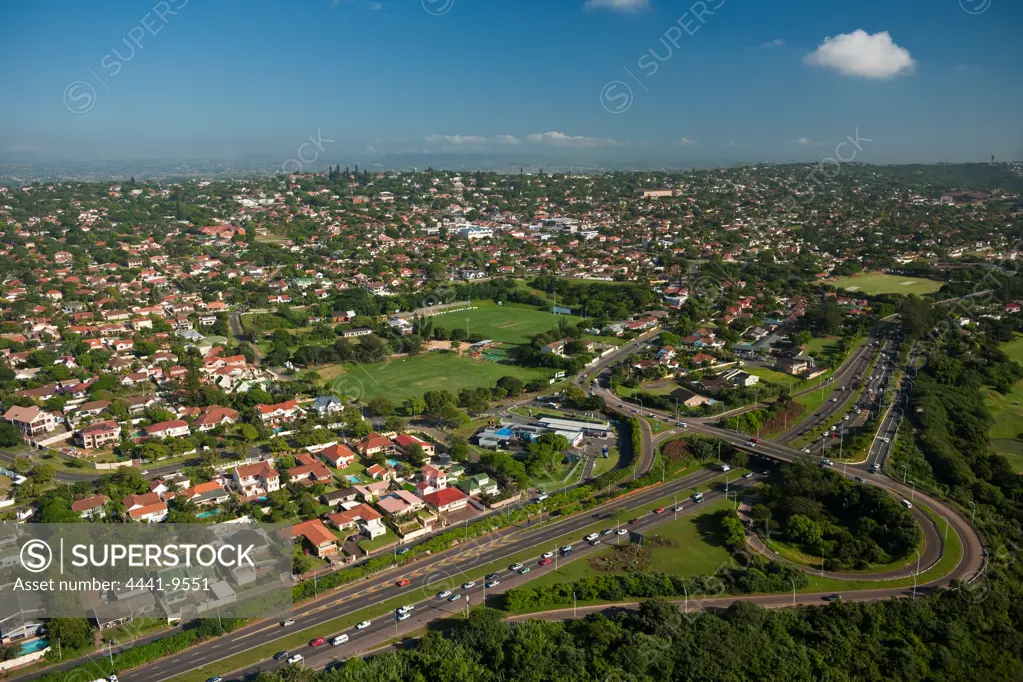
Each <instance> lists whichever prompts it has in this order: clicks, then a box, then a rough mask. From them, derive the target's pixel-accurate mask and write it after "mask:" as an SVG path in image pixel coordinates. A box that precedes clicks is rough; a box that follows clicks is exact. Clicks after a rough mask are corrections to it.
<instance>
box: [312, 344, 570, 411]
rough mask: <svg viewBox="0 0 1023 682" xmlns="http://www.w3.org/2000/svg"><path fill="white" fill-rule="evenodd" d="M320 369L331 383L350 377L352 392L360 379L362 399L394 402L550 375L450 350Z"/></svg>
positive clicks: (349, 388) (538, 370)
mask: <svg viewBox="0 0 1023 682" xmlns="http://www.w3.org/2000/svg"><path fill="white" fill-rule="evenodd" d="M319 372H320V376H321V377H323V378H325V379H326V378H329V380H328V381H327V384H328V386H329V384H330V382H331V381H334V380H337V379H339V378H341V377H350V378H351V379H350V380H348V379H345V389H346V391H347V392H348V393H349V394H350V393H351V392H352V391H353V390H354V389H353V387H352V386H351V385H349V383H355V382H356V381H357V382H358V383H357V384H356V386H358V385H359V384H361V387H362V399H363V400H371V399H373V398H375V397H377V396H383V397H386V398H390V399H391V400H393V401H394V402H395V403H400V402H401V401H402V400H404V399H405V398H409V397H412V396H421V395H423V393H425V392H426V391H430V390H439V389H447V390H448V391H451V392H452V393H454V394H457V393H458V390H459V389H461V388H475V387H477V386H488V387H489V386H493V385H494V383H495V382H496V381H497V380H498V379H500V378H501V377H503V376H514V377H518V378H519V379H522V380H523V381H529V380H530V379H535V378H537V377H547V376H549V375H550V370H544V369H539V368H534V367H518V366H516V365H506V364H501V363H497V362H491V361H489V360H474V359H472V358H466V357H459V356H458V355H456V354H455V353H448V352H437V353H424V354H423V355H419V356H416V357H411V358H401V359H398V360H394V361H392V362H382V363H378V364H375V365H343V366H339V365H328V366H326V367H324V368H321V369H320V370H319Z"/></svg>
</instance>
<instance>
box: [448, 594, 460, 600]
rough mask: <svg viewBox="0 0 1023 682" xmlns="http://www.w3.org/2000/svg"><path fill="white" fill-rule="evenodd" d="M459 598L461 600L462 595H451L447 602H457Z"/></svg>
mask: <svg viewBox="0 0 1023 682" xmlns="http://www.w3.org/2000/svg"><path fill="white" fill-rule="evenodd" d="M461 598H462V595H460V594H453V595H451V597H450V598H449V599H448V601H458V600H459V599H461Z"/></svg>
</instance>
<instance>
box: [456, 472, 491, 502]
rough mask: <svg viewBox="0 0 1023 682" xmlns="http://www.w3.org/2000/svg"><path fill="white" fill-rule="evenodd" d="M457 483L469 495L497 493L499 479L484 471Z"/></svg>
mask: <svg viewBox="0 0 1023 682" xmlns="http://www.w3.org/2000/svg"><path fill="white" fill-rule="evenodd" d="M457 485H458V488H459V489H460V490H461V491H462V492H464V493H465V494H466V495H468V496H469V497H478V496H479V495H496V494H497V492H498V487H497V481H495V480H493V479H491V478H490V477H489V476H487V475H486V474H482V473H481V474H474V475H472V476H470V477H469V478H467V479H465V480H463V481H459V482H458V483H457Z"/></svg>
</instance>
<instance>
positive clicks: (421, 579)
mask: <svg viewBox="0 0 1023 682" xmlns="http://www.w3.org/2000/svg"><path fill="white" fill-rule="evenodd" d="M656 331H657V330H652V331H651V332H648V333H647V334H646V335H644V336H646V337H649V336H651V335H653V334H654V333H656ZM637 342H639V340H635V341H634V342H632V343H630V344H627V347H625V348H623V349H621V350H619V351H616V353H614V354H610V355H609V356H608V357H607V358H603V359H602V360H601V362H599V363H596V365H595V366H594V367H591V368H589V369H588V370H587V371H586V372H585V373H584V374H583V375H581V376H580V377H578V378H577V381H578V382H579V383H580V384H581V385H583V386H586V384H587V380H588V379H589V378H590V377H592V376H594V375H595V374H597V373H599V372H600V371H602V370H603V368H604V367H606V366H607V365H608V364H610V363H611V362H614V361H616V360H617V359H620V358H621V357H624V356H625V355H627V354H628V353H629V352H631V349H632V348H634V347H635V345H636V343H637ZM862 359H863V358H862V357H859V358H858V359H857V360H854V363H849V367H848V368H847V370H848V371H849V372H852V371H854V367H853V364H855V363H856V362H858V361H859V360H862ZM868 359H869V358H868ZM594 390H595V391H596V392H598V393H599V394H600V395H602V396H603V397H604V399H605V400H606V401H607V404H608V406H610V407H612V408H615V409H618V410H620V411H622V412H623V413H625V414H628V413H629V411H630V410H632V409H633V406H632V405H631V404H629V403H625V402H624V401H622V400H620V399H619V398H617V397H616V396H614V395H613V394H611V393H610V392H609V391H607V390H606V389H605V388H601V387H597V388H595V389H594ZM644 412H645V413H648V414H651V415H653V416H655V417H660V418H665V417H672V415H670V414H668V413H666V412H660V411H657V410H644ZM893 420H894V416H893V415H892V414H891V412H889V414H888V415H886V417H885V419H884V420H883V421H882V428H885V424H887V425H888V428H891V427H892V424H893V423H895V424H896V426H895V428H897V422H894V421H893ZM672 421H673V417H672ZM639 422H640V424H641V428H642V440H643V448H642V453H640V462H641V466H640V467H639V471H638V472H637V473H638V474H643V473H645V471H646V470H648V469H649V467H650V464H651V463H652V461H653V457H654V453H655V452H656V445H657V444H658V443H660V442H663V441H664V440H665V439H666V438H668V437H670V436H672V435H678V434H681V433H685V432H687V431H688V432H693V433H699V434H702V435H706V436H713V437H717V438H720V439H722V440H724V441H725V442H728V443H730V444H732V445H734V446H735V447H737V448H739V449H743V450H746V451H749V452H751V453H753V454H756V455H759V456H761V457H764V458H768V459H774V460H777V461H779V462H793V461H795V460H796V459H797V458H800V457H805V456H806V455H804V454H803V453H802V452H801V451H799V450H797V449H795V448H792V447H789V446H786V445H784V444H781V443H776V442H771V441H761V442H760V443H752V442H751V441H750V440H749V438H748V436H746V435H744V434H739V433H735V432H731V431H727V430H724V429H721V428H719V427H717V426H714V425H713V424H711V423H708V422H707V421H705V420H689V428H688V429H680V428H671V429H668V430H667V431H665V432H662V433H659V434H658V435H657V437H656V438H654V437H653V434H652V431H651V429H650V425H649V424H648V423H647V421H646V420H645V419H640V420H639ZM874 456H875V457H876V456H878V453H874ZM840 473H843V474H844V475H846V476H849V477H852V476H853V475H856V476H859V477H861V478H862V479H863V480H864V481H866V482H868V483H869V484H872V485H878V486H881V487H883V488H884V489H886V490H887V491H888V492H889V493H890V494H892V495H893V496H895V497H897V498H899V499H903V498H905V499H910V498H913V499H914V501H916V502H919V503H921V504H924V505H926V506H927V507H929V508H930V509H931V510H932V511H933V512H934V513H936V514H938V515H939V516H941V517H942V518H943V519H944V520H945V521H946V522H947V524H948V532H954V533H956V534H957V535H958V537H959V539H960V541H961V544H962V547H963V556H962V558H961V560H960V561H959V563H958V564H957V565H956V567H955V568H954V569H953V570H952V571H951V572H950V573H949V574H947V575H945V576H942V577H940V578H938V579H936V580H934V581H931V582H929V583H926V584H921V585H920V586H918V587H919V588H921V589H922V590H923V589H926V588H928V587H935V586H939V585H947V584H948V583H949V582H950V581H952V580H955V579H959V580H969V579H972V578H974V577H975V576H976V575H978V573H979V571H980V569H981V567H982V565H983V547H982V542H981V539H980V536H979V535H978V533H977V532H976V530H975V529H973V528H972V527H971V526H970V524H969V523H968V522H967V521H966V520H965V519H964V518H963V517H962V516H960V515H959V513H958V512H956V511H955V510H953V509H952V508H950V507H949V506H948V505H946V504H945V503H943V502H942V501H940V500H937V499H935V498H932V497H930V496H928V495H926V494H924V493H920V492H917V491H915V490H913V489H911V488H910V487H909V486H907V485H904V484H902V483H899V482H897V481H893V480H890V479H888V478H887V477H886V476H884V475H883V474H879V473H878V474H875V473H870V472H868V471H863V470H860V469H858V468H854V469H853V472H846V471H841V472H840ZM720 475H721V474H720V472H718V471H712V470H702V471H699V472H697V473H694V474H691V475H689V476H686V477H684V478H680V479H678V480H675V481H670V482H668V483H666V484H663V485H658V486H655V487H652V488H649V489H646V490H642V491H640V492H638V493H634V494H632V495H630V496H628V497H625V498H623V499H620V500H618V501H614V502H611V503H608V504H605V505H602V506H601V507H599V508H596V509H593V510H589V511H588V512H586V513H584V514H577V515H574V516H570V517H567V518H563V519H557V520H553V521H549V522H547V523H543V524H534V525H532V526H530V525H527V526H519V527H512V528H507V529H503V530H501V531H497V532H495V533H493V534H491V535H489V536H487V537H485V538H481V539H480V540H479V541H478V542H470V543H469V544H468V546H459V547H455V548H453V549H450V550H448V551H445V552H440V553H438V554H435V555H432V556H429V557H424V558H423V559H421V560H419V561H416V562H413V563H411V564H410V565H408V566H405V567H397V568H394V569H390V570H388V571H384V572H382V573H380V574H377V575H374V576H372V577H370V578H367V579H366V580H364V581H361V582H359V583H358V584H353V585H349V586H345V587H342V588H339V589H337V590H334V591H332V592H330V593H329V594H325V595H323V596H322V597H320V598H318V599H315V600H311V601H309V602H304V603H302V604H299V605H297V606H296V610H295V615H294V620H295V624H294V625H293V626H291V627H289V628H284V627H281V626H280V625H279V624H278V623H276V622H269V621H259V622H255V623H252V624H250V625H247V626H245V627H243V628H241V629H239V630H237V631H235V632H233V633H231V634H229V635H225V636H224V637H220V638H217V639H215V640H210V641H208V642H204V643H203V644H200V645H198V646H196V647H193V648H191V649H189V650H187V651H184V652H181V653H179V654H177V655H174V656H170V657H167V658H164V659H160V660H158V661H155V662H153V663H151V664H148V665H145V666H141V667H139V668H137V669H134V670H131V671H125V672H124V673H122V674H120V675H119V677H120V679H122V680H124V681H125V682H143V681H145V682H163V681H164V680H171V679H174V678H176V677H177V676H180V675H183V674H185V673H187V672H189V671H193V670H197V669H200V668H203V667H206V666H210V669H211V670H212V669H214V668H215V667H216V664H217V662H218V661H222V660H223V659H225V658H229V657H230V656H233V655H236V654H238V653H241V652H244V651H247V650H250V649H253V648H255V647H258V646H261V645H270V644H272V643H273V642H275V641H277V640H280V639H281V638H283V637H286V636H289V635H290V634H291V633H293V632H295V631H297V630H305V629H312V632H313V633H314V634H313V635H311V636H310V639H311V638H312V637H313V636H316V637H327V638H329V637H333V636H334V635H337V634H339V633H338V632H326V631H324V632H320V631H319V630H318V627H320V626H323V625H324V624H325V623H326V622H328V621H331V620H333V619H336V618H338V617H341V616H345V615H350V614H354V613H356V612H358V611H360V610H363V609H365V608H367V607H371V606H374V605H376V604H379V603H381V602H383V601H387V600H391V599H394V598H398V597H404V598H407V600H408V601H407V603H409V604H413V605H415V609H414V610H413V611H412V612H411V613H412V615H411V616H410V618H409V619H407V620H405V621H402V622H398V621H396V620H395V618H394V615H393V614H390V615H385V616H381V617H378V618H376V619H375V620H374V622H373V623H372V624H371V625H370V627H368V628H366V629H364V630H361V631H357V630H355V629H349V630H347V631H346V634H348V635H349V637H350V641H349V642H348V643H346V644H343V645H341V646H337V647H332V646H330V645H329V644H328V645H325V646H324V647H322V648H321V647H317V648H313V647H310V646H308V645H305V646H303V647H301V651H300V653H302V654H303V655H304V656H305V658H306V660H305V661H304V664H305V665H307V666H309V667H315V668H322V667H325V666H329V665H331V664H332V663H335V662H338V661H340V660H343V659H345V658H346V657H350V656H354V655H361V654H364V653H366V652H367V651H370V650H374V649H378V648H380V647H381V646H386V645H387V644H388V642H390V641H391V640H393V639H394V638H396V637H401V636H402V635H404V634H408V633H411V632H414V631H417V630H421V629H422V628H423V627H424V626H425V625H426V624H427V623H429V622H430V621H432V620H435V619H437V618H443V617H445V616H448V615H451V614H452V613H456V612H458V611H459V610H460V609H461V608H464V605H465V603H466V602H468V603H469V604H470V605H473V604H479V603H480V602H481V601H482V599H483V594H482V591H483V587H482V584H481V583H482V581H481V580H480V578H481V575H479V574H480V573H482V572H484V571H486V570H495V569H493V568H492V567H488V568H484V567H487V566H488V564H493V563H495V562H501V563H503V562H510V561H511V557H514V556H515V555H518V554H529V555H530V556H532V557H534V558H533V559H530V561H532V562H533V563H532V565H531V568H532V571H531V572H530V574H529V575H528V576H520V575H518V574H517V573H513V572H511V571H510V570H509V569H508V567H507V566H504V567H503V568H502V569H501V570H499V571H495V572H499V573H500V575H499V576H498V580H499V581H500V584H499V585H497V586H495V588H494V589H491V590H488V593H489V594H490V595H493V594H496V593H499V592H500V591H502V590H505V589H509V588H511V587H515V586H517V585H519V584H521V583H522V582H524V581H526V580H529V579H532V578H533V577H536V576H538V575H543V574H544V573H545V572H547V571H550V570H554V569H553V567H554V564H553V563H552V564H551V565H550V566H540V565H538V564H537V563H536V562H537V560H538V559H539V554H540V553H541V552H544V551H555V552H556V551H557V547H558V546H559V545H562V544H566V543H567V542H572V543H573V546H574V552H573V555H572V559H578V558H581V557H584V556H586V554H587V553H589V552H590V551H595V550H593V549H592V548H590V547H589V546H588V545H587V544H585V543H582V542H581V537H580V536H581V534H582V531H583V529H585V528H587V527H589V526H591V525H593V524H595V523H600V522H601V521H600V518H603V519H604V521H603V524H604V525H605V526H606V527H611V526H612V525H615V523H616V522H615V521H614V520H611V519H609V518H608V517H609V516H610V515H611V514H614V513H615V510H618V509H620V510H622V511H621V514H624V515H627V514H628V512H629V511H630V510H633V509H636V508H637V507H641V506H645V505H651V504H654V503H656V502H658V501H660V500H664V499H665V498H670V497H671V496H672V495H673V494H678V493H682V492H683V491H686V490H687V489H689V488H691V487H693V486H695V485H698V484H701V483H706V482H707V481H709V480H711V479H713V478H715V477H717V476H720ZM760 480H762V477H761V476H760V475H759V474H758V475H755V476H753V477H752V478H751V479H750V480H745V479H742V480H739V481H735V482H733V483H732V487H733V489H734V488H735V487H739V486H744V485H750V484H754V483H757V482H759V481H760ZM722 495H723V493H721V492H717V491H714V492H710V493H707V495H706V499H707V500H714V499H716V498H718V497H720V496H722ZM698 508H699V507H698V505H694V504H691V503H689V502H684V503H683V509H682V511H681V513H682V514H686V513H694V512H695V510H696V509H698ZM914 509H915V512H916V513H915V514H914V516H915V518H917V520H918V521H919V522H920V525H921V528H922V529H923V532H924V534H925V548H924V552H922V554H921V557H920V562H919V570H920V571H923V570H925V569H926V567H927V566H930V565H933V564H934V563H935V562H936V561H937V560H938V559H939V558H940V556H941V553H942V548H943V540H942V536H941V534H939V531H938V528H937V526H936V525H935V524H934V523H933V522H931V521H930V519H929V518H926V517H923V515H922V513H921V512H920V510H919V509H918V508H917V507H916V505H914ZM673 516H674V513H673V512H671V511H669V512H666V513H664V514H661V515H656V514H646V515H644V516H642V517H640V518H639V519H638V520H637V522H636V523H635V524H629V525H627V527H628V528H629V529H630V530H631V531H639V530H644V529H646V528H649V527H652V526H655V525H656V524H657V523H660V522H663V521H665V520H667V519H669V518H672V517H673ZM598 517H599V518H598ZM624 518H625V519H627V518H628V516H625V517H624ZM623 520H624V519H623ZM943 528H944V526H943ZM605 537H607V538H608V539H611V538H617V537H618V536H617V535H611V536H605ZM525 563H526V564H527V565H529V562H528V561H527V562H525ZM498 565H500V564H498ZM811 570H812V569H811ZM818 573H819V572H818ZM916 573H917V565H916V564H914V565H913V566H911V567H902V568H899V569H895V570H893V571H889V572H886V573H882V574H879V575H864V574H855V575H856V576H857V577H858V578H861V579H865V580H876V579H885V578H895V577H906V576H907V575H915V574H916ZM828 575H831V576H832V577H838V578H843V579H849V578H850V575H847V574H842V573H830V574H829V573H828V572H825V576H828ZM402 578H405V579H408V580H410V581H411V583H410V584H409V585H407V586H404V587H398V585H397V581H398V580H399V579H402ZM463 581H474V582H476V583H479V584H477V585H475V586H473V587H471V588H469V589H460V588H457V587H452V585H454V584H461V583H462V582H463ZM441 589H453V590H454V591H456V592H457V593H459V594H462V599H460V600H459V601H457V602H450V601H446V600H441V599H438V598H437V597H436V593H437V592H438V591H440V590H441ZM908 592H909V590H908V589H907V588H890V589H870V590H865V591H858V592H855V593H850V594H849V595H843V596H845V597H846V598H848V599H884V598H889V597H895V596H904V595H906V594H907V593H908ZM824 596H825V595H796V596H795V598H794V599H793V597H791V596H789V595H760V596H748V597H747V596H743V597H728V598H720V599H717V598H714V599H706V600H703V601H702V602H701V603H699V604H696V605H693V604H692V602H694V601H695V600H690V602H691V603H690V606H691V607H692V608H699V607H700V606H701V605H702V606H705V607H708V606H723V605H726V604H727V603H730V602H731V601H735V600H736V599H742V600H745V601H750V602H753V603H757V604H760V605H763V606H768V607H780V606H789V605H791V604H792V603H818V604H819V603H823V602H822V598H823V597H824ZM587 608H589V607H587ZM594 608H607V607H594ZM682 608H685V606H682ZM566 611H567V610H566V609H561V610H559V611H558V612H553V613H551V614H543V615H542V617H552V618H563V617H565V612H566ZM585 612H586V610H584V609H580V614H582V613H585ZM280 665H281V663H278V662H276V661H273V660H272V659H268V660H265V661H263V662H261V663H260V664H258V665H255V666H252V667H249V668H246V669H244V670H241V671H233V672H232V671H228V670H219V671H215V672H214V673H211V674H219V675H224V676H225V677H226V678H227V679H232V680H242V679H250V678H252V677H253V676H254V675H255V674H256V673H257V672H259V671H260V670H270V669H274V668H276V667H279V666H280ZM51 670H52V668H51ZM22 679H31V677H25V678H22Z"/></svg>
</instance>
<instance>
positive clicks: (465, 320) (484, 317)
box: [430, 301, 581, 344]
mask: <svg viewBox="0 0 1023 682" xmlns="http://www.w3.org/2000/svg"><path fill="white" fill-rule="evenodd" d="M472 306H473V307H474V308H475V310H461V311H456V312H450V313H441V314H440V315H434V316H432V317H431V318H430V319H432V320H433V324H434V326H435V327H443V328H445V329H448V330H450V329H468V332H469V333H470V334H481V335H483V337H484V338H487V339H493V340H494V341H500V342H502V343H514V344H522V343H527V342H528V341H529V339H530V338H532V337H533V336H534V335H536V334H538V333H540V332H544V331H547V330H548V329H552V328H554V327H555V326H556V325H557V324H558V320H564V321H565V322H567V323H570V324H576V323H578V322H579V321H580V320H581V318H579V317H576V316H574V315H555V314H554V313H552V312H550V311H549V310H539V309H537V308H535V307H533V306H524V305H516V304H508V303H506V304H504V305H497V304H496V303H493V302H491V301H480V302H479V303H476V302H473V304H472Z"/></svg>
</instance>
